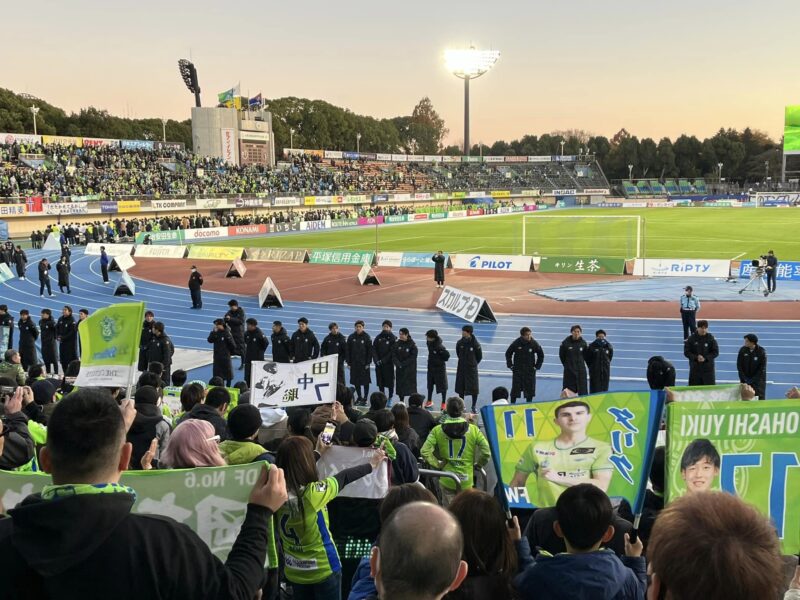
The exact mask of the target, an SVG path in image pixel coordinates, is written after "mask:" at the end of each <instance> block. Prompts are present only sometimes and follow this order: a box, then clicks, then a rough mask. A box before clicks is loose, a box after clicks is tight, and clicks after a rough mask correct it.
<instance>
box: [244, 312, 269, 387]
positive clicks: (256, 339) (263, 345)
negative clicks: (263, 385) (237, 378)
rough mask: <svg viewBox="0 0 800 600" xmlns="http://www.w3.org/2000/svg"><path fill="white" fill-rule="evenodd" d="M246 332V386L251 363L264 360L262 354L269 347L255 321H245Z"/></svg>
mask: <svg viewBox="0 0 800 600" xmlns="http://www.w3.org/2000/svg"><path fill="white" fill-rule="evenodd" d="M246 323H247V331H245V332H244V358H243V359H242V361H243V362H244V380H245V383H247V385H248V386H249V385H250V373H251V372H252V371H251V369H252V366H251V364H250V363H252V362H253V361H256V362H260V361H263V360H264V352H266V350H267V347H268V346H269V340H268V339H267V336H266V335H264V332H263V331H261V328H260V327H259V326H258V321H256V320H255V319H252V318H250V319H247V322H246Z"/></svg>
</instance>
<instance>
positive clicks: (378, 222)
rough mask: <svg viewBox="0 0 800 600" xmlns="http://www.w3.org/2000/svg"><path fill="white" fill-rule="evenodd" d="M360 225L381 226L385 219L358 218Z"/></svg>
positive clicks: (379, 217)
mask: <svg viewBox="0 0 800 600" xmlns="http://www.w3.org/2000/svg"><path fill="white" fill-rule="evenodd" d="M358 224H359V225H381V224H383V217H381V216H378V217H358Z"/></svg>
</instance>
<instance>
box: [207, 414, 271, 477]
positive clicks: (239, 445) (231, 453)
mask: <svg viewBox="0 0 800 600" xmlns="http://www.w3.org/2000/svg"><path fill="white" fill-rule="evenodd" d="M262 423H263V421H262V419H261V412H260V411H259V410H258V407H257V406H254V405H253V404H240V405H239V406H237V407H236V408H234V409H233V410H232V411H231V412H230V414H229V415H228V432H229V433H230V435H231V439H229V440H225V441H224V442H222V443H220V445H219V451H220V453H221V454H222V457H223V458H224V459H225V462H226V463H228V464H229V465H245V464H247V463H251V462H256V461H258V460H266V461H267V462H270V463H273V462H275V459H274V457H273V456H272V455H271V454H270V453H269V452H267V450H266V448H264V447H263V446H262V445H261V444H259V443H258V442H257V440H258V431H259V429H261V425H262Z"/></svg>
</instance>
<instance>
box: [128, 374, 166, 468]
mask: <svg viewBox="0 0 800 600" xmlns="http://www.w3.org/2000/svg"><path fill="white" fill-rule="evenodd" d="M134 403H135V404H134V408H135V409H136V417H135V418H134V419H133V423H132V424H131V427H130V429H129V430H128V433H127V435H126V439H127V441H128V442H129V443H130V444H131V447H132V449H131V464H130V467H129V468H131V469H133V470H138V469H141V468H142V467H141V464H142V457H143V456H144V453H145V452H147V449H148V448H149V447H150V444H151V443H152V441H153V440H157V442H156V449H155V453H154V456H153V459H152V465H153V467H154V468H156V469H157V468H158V464H159V460H160V458H161V455H162V454H164V451H165V450H166V449H167V444H168V443H169V436H170V426H169V423H167V421H166V420H165V419H164V415H163V414H162V413H161V408H160V407H159V404H160V403H161V394H160V393H159V391H158V390H157V389H156V388H154V387H152V386H149V385H145V386H142V387H137V388H136V394H135V395H134Z"/></svg>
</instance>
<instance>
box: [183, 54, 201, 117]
mask: <svg viewBox="0 0 800 600" xmlns="http://www.w3.org/2000/svg"><path fill="white" fill-rule="evenodd" d="M178 70H180V72H181V78H182V79H183V83H185V84H186V87H187V88H189V91H190V92H192V93H193V94H194V103H195V106H197V107H198V108H199V107H200V84H199V83H198V82H197V69H195V68H194V64H192V63H191V62H189V61H188V60H186V59H185V58H182V59H180V60H179V61H178Z"/></svg>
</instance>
